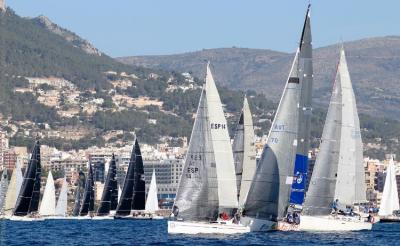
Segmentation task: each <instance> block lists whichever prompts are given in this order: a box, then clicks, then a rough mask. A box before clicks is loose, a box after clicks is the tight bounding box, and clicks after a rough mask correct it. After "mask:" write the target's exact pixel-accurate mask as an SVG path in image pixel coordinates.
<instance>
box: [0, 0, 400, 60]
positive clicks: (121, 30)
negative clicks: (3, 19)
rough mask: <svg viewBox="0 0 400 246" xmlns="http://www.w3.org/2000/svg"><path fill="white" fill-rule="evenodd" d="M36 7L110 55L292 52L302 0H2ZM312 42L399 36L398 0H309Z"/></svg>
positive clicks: (22, 9)
mask: <svg viewBox="0 0 400 246" xmlns="http://www.w3.org/2000/svg"><path fill="white" fill-rule="evenodd" d="M6 1H7V5H8V6H10V7H11V8H13V9H14V10H15V11H16V13H17V14H19V15H21V16H30V17H33V16H38V15H40V14H43V15H45V16H47V17H49V18H50V19H51V20H53V21H54V22H55V23H57V24H59V25H60V26H62V27H65V28H67V29H69V30H72V31H73V32H75V33H77V34H79V35H80V36H82V37H83V38H85V39H87V40H89V41H90V42H91V43H93V44H94V45H95V46H96V47H97V48H99V49H100V50H102V51H103V52H105V53H107V54H108V55H111V56H128V55H155V54H173V53H181V52H187V51H195V50H200V49H203V48H220V47H232V46H236V47H248V48H262V49H273V50H279V51H287V52H292V51H294V50H295V48H296V45H297V42H298V40H299V36H300V31H301V27H302V24H303V23H302V22H303V19H304V14H305V10H306V7H307V4H308V1H307V0H274V1H273V0H141V1H138V0H111V1H105V0H6ZM311 3H312V11H311V15H312V29H313V40H314V46H315V47H320V46H325V45H328V44H332V43H336V42H337V41H339V40H340V39H341V38H342V39H343V40H345V41H346V40H356V39H360V38H366V37H374V36H385V35H400V28H399V23H400V14H399V10H400V1H399V0H380V1H377V0H313V1H311Z"/></svg>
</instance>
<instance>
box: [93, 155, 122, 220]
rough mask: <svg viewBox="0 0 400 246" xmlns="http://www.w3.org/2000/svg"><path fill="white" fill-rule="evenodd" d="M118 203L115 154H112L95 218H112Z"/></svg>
mask: <svg viewBox="0 0 400 246" xmlns="http://www.w3.org/2000/svg"><path fill="white" fill-rule="evenodd" d="M117 205H118V183H117V164H116V162H115V156H114V154H113V155H112V158H111V161H110V165H109V168H108V174H107V178H106V182H105V183H104V189H103V195H102V197H101V201H100V206H99V208H98V210H97V214H96V217H94V218H95V219H105V218H107V219H113V218H114V217H113V216H114V214H115V210H116V209H117Z"/></svg>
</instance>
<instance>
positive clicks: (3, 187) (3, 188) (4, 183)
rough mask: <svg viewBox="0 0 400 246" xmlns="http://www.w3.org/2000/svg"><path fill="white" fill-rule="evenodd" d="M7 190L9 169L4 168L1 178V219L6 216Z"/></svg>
mask: <svg viewBox="0 0 400 246" xmlns="http://www.w3.org/2000/svg"><path fill="white" fill-rule="evenodd" d="M7 189H8V174H7V168H4V169H3V172H2V174H1V177H0V216H1V217H0V218H2V217H3V215H4V207H5V205H6V194H7Z"/></svg>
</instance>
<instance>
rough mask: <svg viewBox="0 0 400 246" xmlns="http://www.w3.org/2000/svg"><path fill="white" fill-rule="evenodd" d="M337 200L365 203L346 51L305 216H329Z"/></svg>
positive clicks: (346, 202)
mask: <svg viewBox="0 0 400 246" xmlns="http://www.w3.org/2000/svg"><path fill="white" fill-rule="evenodd" d="M335 199H339V203H340V204H342V205H353V204H354V203H359V202H365V201H366V184H365V176H364V167H363V161H362V142H361V134H360V123H359V118H358V113H357V107H356V101H355V96H354V92H353V88H352V85H351V80H350V75H349V71H348V68H347V62H346V57H345V53H344V50H343V49H342V50H341V52H340V61H339V65H338V69H337V74H336V79H335V84H334V87H333V92H332V98H331V102H330V104H329V109H328V114H327V117H326V121H325V126H324V131H323V134H322V143H321V146H320V152H319V154H318V156H317V160H316V163H315V166H314V171H313V176H312V178H311V182H310V187H309V190H308V192H307V196H306V200H305V204H304V208H303V213H304V214H307V215H315V216H318V215H328V214H329V213H330V212H331V204H332V202H333V200H335Z"/></svg>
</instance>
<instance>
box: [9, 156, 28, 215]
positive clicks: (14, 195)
mask: <svg viewBox="0 0 400 246" xmlns="http://www.w3.org/2000/svg"><path fill="white" fill-rule="evenodd" d="M18 164H19V163H18V162H17V163H16V167H15V169H14V171H13V173H12V175H11V180H10V183H9V185H8V190H7V194H6V200H5V207H4V213H5V214H6V215H7V216H11V215H12V213H13V210H14V208H15V205H16V203H17V199H18V194H19V192H20V190H21V186H22V182H23V180H24V177H23V176H22V171H21V167H20V166H19V165H18Z"/></svg>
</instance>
